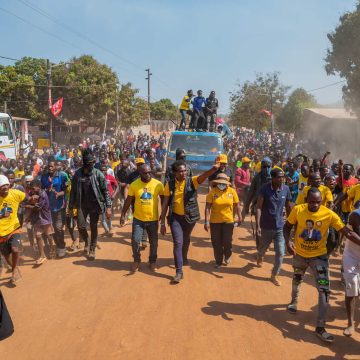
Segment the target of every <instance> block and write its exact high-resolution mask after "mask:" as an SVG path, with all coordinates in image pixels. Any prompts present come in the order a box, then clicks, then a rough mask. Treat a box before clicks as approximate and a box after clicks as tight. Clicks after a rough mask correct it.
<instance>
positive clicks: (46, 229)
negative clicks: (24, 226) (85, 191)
mask: <svg viewBox="0 0 360 360" xmlns="http://www.w3.org/2000/svg"><path fill="white" fill-rule="evenodd" d="M26 208H27V209H30V210H31V211H30V213H29V215H28V218H27V221H30V223H31V225H32V226H33V230H34V235H35V238H36V242H37V245H38V249H39V253H40V257H39V258H38V259H37V260H36V265H41V264H42V263H43V262H44V261H45V260H46V255H45V252H44V241H43V239H42V236H43V235H44V236H47V238H48V241H49V245H50V257H51V258H53V257H54V255H55V246H54V240H53V234H54V228H53V226H52V220H51V211H50V206H49V199H48V196H47V195H46V192H45V191H44V190H42V189H41V182H40V180H33V181H32V182H31V183H30V191H29V201H28V204H27V205H26Z"/></svg>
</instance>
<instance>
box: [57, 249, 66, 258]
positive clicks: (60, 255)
mask: <svg viewBox="0 0 360 360" xmlns="http://www.w3.org/2000/svg"><path fill="white" fill-rule="evenodd" d="M65 255H66V249H58V251H57V256H58V258H59V259H62V258H63V257H65Z"/></svg>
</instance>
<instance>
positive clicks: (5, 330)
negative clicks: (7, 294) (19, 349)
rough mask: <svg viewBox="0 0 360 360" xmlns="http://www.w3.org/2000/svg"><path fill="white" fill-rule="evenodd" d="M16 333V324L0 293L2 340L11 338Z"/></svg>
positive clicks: (0, 333) (0, 337)
mask: <svg viewBox="0 0 360 360" xmlns="http://www.w3.org/2000/svg"><path fill="white" fill-rule="evenodd" d="M13 332H14V324H13V322H12V320H11V316H10V314H9V311H8V309H7V307H6V304H5V300H4V297H3V295H2V293H1V291H0V340H4V339H6V338H8V337H9V336H11V335H12V334H13Z"/></svg>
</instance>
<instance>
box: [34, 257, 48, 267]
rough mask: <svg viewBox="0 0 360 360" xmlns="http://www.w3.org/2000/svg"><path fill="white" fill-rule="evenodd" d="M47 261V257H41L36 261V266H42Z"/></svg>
mask: <svg viewBox="0 0 360 360" xmlns="http://www.w3.org/2000/svg"><path fill="white" fill-rule="evenodd" d="M45 260H46V256H42V257H39V258H38V259H37V260H36V262H35V264H36V265H41V264H42V263H43V262H44V261H45Z"/></svg>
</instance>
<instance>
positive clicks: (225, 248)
mask: <svg viewBox="0 0 360 360" xmlns="http://www.w3.org/2000/svg"><path fill="white" fill-rule="evenodd" d="M233 231H234V223H220V224H215V223H211V224H210V233H211V243H212V246H213V249H214V257H215V261H216V264H218V265H221V264H222V263H223V260H224V257H225V259H229V258H230V256H231V254H232V252H231V248H232V237H233Z"/></svg>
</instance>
